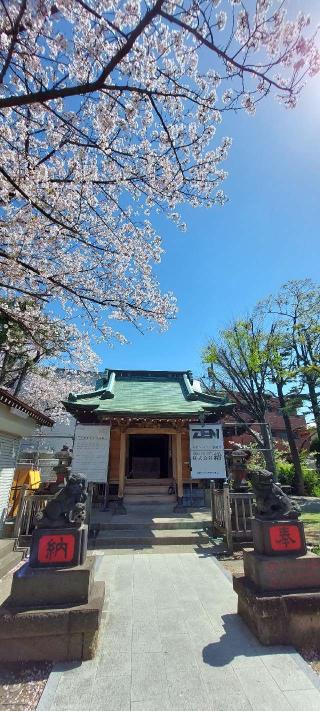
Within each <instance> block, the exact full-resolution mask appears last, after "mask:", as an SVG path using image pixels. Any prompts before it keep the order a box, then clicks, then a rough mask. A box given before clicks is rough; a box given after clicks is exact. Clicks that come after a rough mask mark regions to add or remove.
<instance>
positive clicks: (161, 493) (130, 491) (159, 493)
mask: <svg viewBox="0 0 320 711" xmlns="http://www.w3.org/2000/svg"><path fill="white" fill-rule="evenodd" d="M170 487H173V479H168V478H163V479H147V478H145V479H127V480H126V485H125V496H124V505H125V506H126V507H127V506H130V505H131V504H141V505H143V506H148V505H150V504H151V505H158V504H172V505H173V506H174V504H175V503H176V496H175V494H173V493H171V494H168V491H169V489H170Z"/></svg>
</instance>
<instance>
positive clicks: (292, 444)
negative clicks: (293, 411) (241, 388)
mask: <svg viewBox="0 0 320 711" xmlns="http://www.w3.org/2000/svg"><path fill="white" fill-rule="evenodd" d="M277 391H278V398H279V405H280V407H281V410H282V417H283V420H284V425H285V428H286V433H287V437H288V445H289V449H290V454H291V459H292V464H293V467H294V477H293V482H292V488H293V493H294V494H298V496H303V494H304V482H303V472H302V467H301V462H300V458H299V452H298V448H297V445H296V441H295V438H294V432H293V429H292V425H291V420H290V417H289V415H288V414H287V412H286V409H285V408H286V400H285V396H284V393H283V386H282V383H277Z"/></svg>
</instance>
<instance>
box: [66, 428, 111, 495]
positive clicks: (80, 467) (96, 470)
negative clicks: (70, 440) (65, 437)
mask: <svg viewBox="0 0 320 711" xmlns="http://www.w3.org/2000/svg"><path fill="white" fill-rule="evenodd" d="M109 444H110V427H109V425H77V426H76V430H75V438H74V446H73V457H72V468H71V470H72V473H73V474H84V475H85V477H86V478H87V480H88V481H92V482H106V481H107V476H108V463H109Z"/></svg>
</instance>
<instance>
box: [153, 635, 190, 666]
mask: <svg viewBox="0 0 320 711" xmlns="http://www.w3.org/2000/svg"><path fill="white" fill-rule="evenodd" d="M162 649H163V652H164V661H165V666H166V671H167V675H168V674H172V673H174V672H179V671H180V670H189V671H190V674H193V673H195V674H198V667H197V661H196V656H195V651H194V648H193V646H192V644H191V641H190V638H189V636H188V635H174V636H173V635H172V636H169V637H162Z"/></svg>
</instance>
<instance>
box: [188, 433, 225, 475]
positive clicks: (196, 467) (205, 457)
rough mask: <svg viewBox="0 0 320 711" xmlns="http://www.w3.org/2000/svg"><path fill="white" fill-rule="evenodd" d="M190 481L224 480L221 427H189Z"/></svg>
mask: <svg viewBox="0 0 320 711" xmlns="http://www.w3.org/2000/svg"><path fill="white" fill-rule="evenodd" d="M189 434H190V461H191V479H225V478H226V465H225V459H224V447H223V433H222V425H216V424H204V425H201V424H200V423H199V424H193V425H189Z"/></svg>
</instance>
